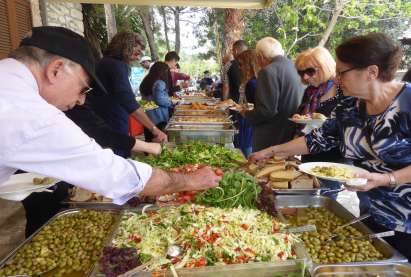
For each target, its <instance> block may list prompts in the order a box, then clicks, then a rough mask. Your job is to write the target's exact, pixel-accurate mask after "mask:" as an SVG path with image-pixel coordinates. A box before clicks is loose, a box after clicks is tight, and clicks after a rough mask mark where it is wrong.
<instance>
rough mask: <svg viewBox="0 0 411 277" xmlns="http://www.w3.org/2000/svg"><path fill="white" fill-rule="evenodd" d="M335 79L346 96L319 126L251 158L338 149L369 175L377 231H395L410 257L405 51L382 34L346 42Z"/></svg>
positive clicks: (410, 148)
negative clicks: (402, 78) (401, 75)
mask: <svg viewBox="0 0 411 277" xmlns="http://www.w3.org/2000/svg"><path fill="white" fill-rule="evenodd" d="M336 54H337V65H336V77H337V83H338V84H339V85H340V87H341V89H342V90H343V92H344V96H347V97H344V98H343V99H341V101H340V102H339V103H338V104H337V107H336V108H335V110H334V111H333V112H332V114H331V118H330V119H328V120H327V121H326V122H325V123H324V124H323V126H322V127H321V128H319V129H315V130H313V131H312V132H311V133H309V134H307V135H305V136H304V137H299V138H297V139H294V140H292V141H290V142H288V143H285V144H281V145H276V146H272V147H269V148H266V149H264V150H262V151H260V152H257V153H255V154H253V155H252V156H251V157H250V160H252V161H256V160H261V159H264V158H268V157H270V156H272V155H273V154H276V155H284V156H293V155H299V154H309V153H310V154H315V153H319V152H323V151H328V150H330V149H332V148H334V147H336V146H337V147H339V149H340V151H341V152H342V154H343V155H344V157H345V158H348V159H351V160H353V161H354V164H355V165H357V166H360V167H362V168H364V169H366V170H367V171H369V172H368V173H363V174H358V177H361V178H365V179H367V183H366V184H365V185H363V186H356V187H350V186H347V188H349V189H350V190H356V191H364V192H365V191H366V192H367V195H368V197H369V200H370V209H369V213H370V214H371V218H370V220H367V221H366V224H367V225H368V226H369V227H370V228H371V229H372V230H373V231H374V232H380V231H383V230H395V236H393V237H388V238H386V241H387V242H388V243H390V244H391V245H392V246H393V247H394V248H396V249H397V250H398V251H399V252H401V253H402V254H403V255H404V256H406V257H407V258H408V259H409V260H410V259H411V247H410V245H411V216H410V215H411V155H410V153H411V128H410V126H411V105H410V103H411V84H410V83H404V82H399V81H395V80H394V76H395V72H396V71H397V69H398V67H399V65H400V63H401V58H402V51H401V47H400V46H399V45H398V44H397V43H395V42H394V41H392V40H391V39H390V38H388V37H387V36H386V35H384V34H381V33H371V34H368V35H365V36H358V37H353V38H351V39H348V40H347V41H345V42H343V43H342V44H341V45H339V46H338V47H337V50H336Z"/></svg>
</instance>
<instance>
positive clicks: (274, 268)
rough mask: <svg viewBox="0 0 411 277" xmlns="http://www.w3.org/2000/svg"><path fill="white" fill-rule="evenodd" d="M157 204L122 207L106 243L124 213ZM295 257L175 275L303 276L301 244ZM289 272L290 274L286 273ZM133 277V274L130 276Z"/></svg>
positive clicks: (185, 270)
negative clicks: (131, 207)
mask: <svg viewBox="0 0 411 277" xmlns="http://www.w3.org/2000/svg"><path fill="white" fill-rule="evenodd" d="M159 208H160V207H159V206H155V205H149V206H146V207H140V208H133V209H124V210H122V212H121V215H120V216H119V218H120V219H119V221H118V223H117V224H116V230H115V231H114V232H113V233H112V235H111V237H110V241H109V243H108V244H107V245H111V244H112V240H113V239H114V238H115V236H116V234H117V232H118V231H119V229H118V227H119V225H120V222H121V218H122V217H123V215H124V214H126V213H128V212H133V213H141V212H142V211H143V209H144V210H145V211H146V212H147V211H155V210H157V209H159ZM295 251H296V254H297V259H295V260H286V261H278V262H255V263H248V264H232V265H220V266H206V267H201V268H192V269H190V268H182V269H176V272H177V275H178V276H179V277H182V276H184V277H191V276H193V277H210V276H212V277H232V276H235V277H249V276H250V274H252V276H253V277H273V276H278V277H288V276H290V277H291V276H293V277H304V276H309V275H308V269H309V267H310V265H311V262H310V261H309V260H308V254H307V252H306V251H305V249H304V247H303V246H302V244H297V245H296V248H295ZM288 274H290V275H288ZM91 276H94V277H103V276H104V274H102V273H100V272H99V270H98V268H97V267H94V269H93V272H92V275H91ZM135 276H136V277H137V276H141V277H149V276H153V275H152V274H151V272H144V273H138V275H137V274H136V275H135ZM155 276H164V277H174V276H175V275H173V273H172V272H171V271H162V272H159V273H157V272H156V275H155ZM132 277H134V275H133V276H132Z"/></svg>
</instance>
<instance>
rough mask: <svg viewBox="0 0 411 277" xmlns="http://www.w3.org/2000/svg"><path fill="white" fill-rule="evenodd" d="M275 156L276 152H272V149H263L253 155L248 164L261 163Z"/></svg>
mask: <svg viewBox="0 0 411 277" xmlns="http://www.w3.org/2000/svg"><path fill="white" fill-rule="evenodd" d="M273 154H274V152H273V151H272V149H271V147H268V148H266V149H263V150H261V151H258V152H254V153H252V154H251V155H250V156H249V157H248V162H249V163H260V162H262V161H264V160H266V159H268V158H270V157H271V156H272V155H273Z"/></svg>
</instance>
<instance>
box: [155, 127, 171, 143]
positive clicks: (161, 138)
mask: <svg viewBox="0 0 411 277" xmlns="http://www.w3.org/2000/svg"><path fill="white" fill-rule="evenodd" d="M151 133H152V134H153V136H154V138H153V141H154V142H167V140H168V139H167V135H166V134H165V133H163V132H162V131H161V130H160V129H158V128H157V127H155V128H153V130H152V131H151Z"/></svg>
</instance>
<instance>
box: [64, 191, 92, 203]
mask: <svg viewBox="0 0 411 277" xmlns="http://www.w3.org/2000/svg"><path fill="white" fill-rule="evenodd" d="M93 197H94V195H93V193H92V192H91V191H88V190H85V189H82V188H79V187H75V188H74V189H73V191H72V196H71V197H70V200H71V201H74V202H87V201H90V200H92V199H93Z"/></svg>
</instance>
